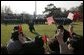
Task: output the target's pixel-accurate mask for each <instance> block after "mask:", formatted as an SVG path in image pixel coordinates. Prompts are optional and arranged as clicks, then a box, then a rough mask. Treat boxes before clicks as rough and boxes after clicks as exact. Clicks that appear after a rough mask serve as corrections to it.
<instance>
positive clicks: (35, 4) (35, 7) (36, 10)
mask: <svg viewBox="0 0 84 55" xmlns="http://www.w3.org/2000/svg"><path fill="white" fill-rule="evenodd" d="M36 6H37V4H36V1H35V19H36V14H37V13H36V12H37V9H36V8H37V7H36Z"/></svg>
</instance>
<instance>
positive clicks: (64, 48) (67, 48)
mask: <svg viewBox="0 0 84 55" xmlns="http://www.w3.org/2000/svg"><path fill="white" fill-rule="evenodd" d="M56 38H57V40H58V43H59V47H60V54H77V52H78V50H79V49H80V47H79V42H78V41H77V39H75V40H73V39H70V40H68V43H67V44H66V43H65V42H64V41H63V34H62V32H61V30H60V29H59V30H58V31H57V34H56Z"/></svg>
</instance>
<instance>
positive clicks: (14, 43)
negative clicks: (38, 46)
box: [7, 26, 30, 54]
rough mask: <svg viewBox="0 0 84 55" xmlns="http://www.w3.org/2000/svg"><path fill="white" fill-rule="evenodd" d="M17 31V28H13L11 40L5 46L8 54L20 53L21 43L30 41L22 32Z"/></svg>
mask: <svg viewBox="0 0 84 55" xmlns="http://www.w3.org/2000/svg"><path fill="white" fill-rule="evenodd" d="M18 29H19V27H18V26H15V27H14V29H13V32H12V35H11V39H10V40H9V42H8V44H7V50H8V54H18V53H20V51H21V49H22V46H23V42H24V41H26V40H28V41H30V39H28V38H27V37H25V35H24V34H23V32H20V33H19V31H18ZM21 35H22V36H21Z"/></svg>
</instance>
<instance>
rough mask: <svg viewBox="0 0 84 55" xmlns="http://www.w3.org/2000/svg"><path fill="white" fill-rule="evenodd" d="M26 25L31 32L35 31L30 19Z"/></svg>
mask: <svg viewBox="0 0 84 55" xmlns="http://www.w3.org/2000/svg"><path fill="white" fill-rule="evenodd" d="M28 25H29V30H30V32H32V33H33V32H34V31H35V28H34V23H33V21H30V22H29V23H28Z"/></svg>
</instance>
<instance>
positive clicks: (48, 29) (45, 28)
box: [1, 22, 83, 45]
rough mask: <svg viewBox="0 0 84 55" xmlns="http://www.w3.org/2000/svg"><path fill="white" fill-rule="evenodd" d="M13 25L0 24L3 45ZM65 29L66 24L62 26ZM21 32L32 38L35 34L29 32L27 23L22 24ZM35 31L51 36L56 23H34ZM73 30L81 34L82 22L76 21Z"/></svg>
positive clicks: (9, 35)
mask: <svg viewBox="0 0 84 55" xmlns="http://www.w3.org/2000/svg"><path fill="white" fill-rule="evenodd" d="M14 26H15V25H7V26H5V25H3V24H1V43H2V44H3V45H6V44H7V42H8V40H9V39H10V37H11V32H12V30H13V28H14ZM64 27H65V29H68V25H65V26H64ZM22 28H23V32H24V34H25V35H26V36H27V37H30V38H32V39H34V37H35V34H33V33H31V32H29V29H28V25H27V24H22ZM35 29H36V32H38V33H39V34H41V35H43V34H46V35H48V36H49V37H53V35H54V33H55V30H56V25H54V24H53V25H35ZM74 32H76V33H77V34H79V35H81V36H83V23H82V22H76V23H75V25H74Z"/></svg>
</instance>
